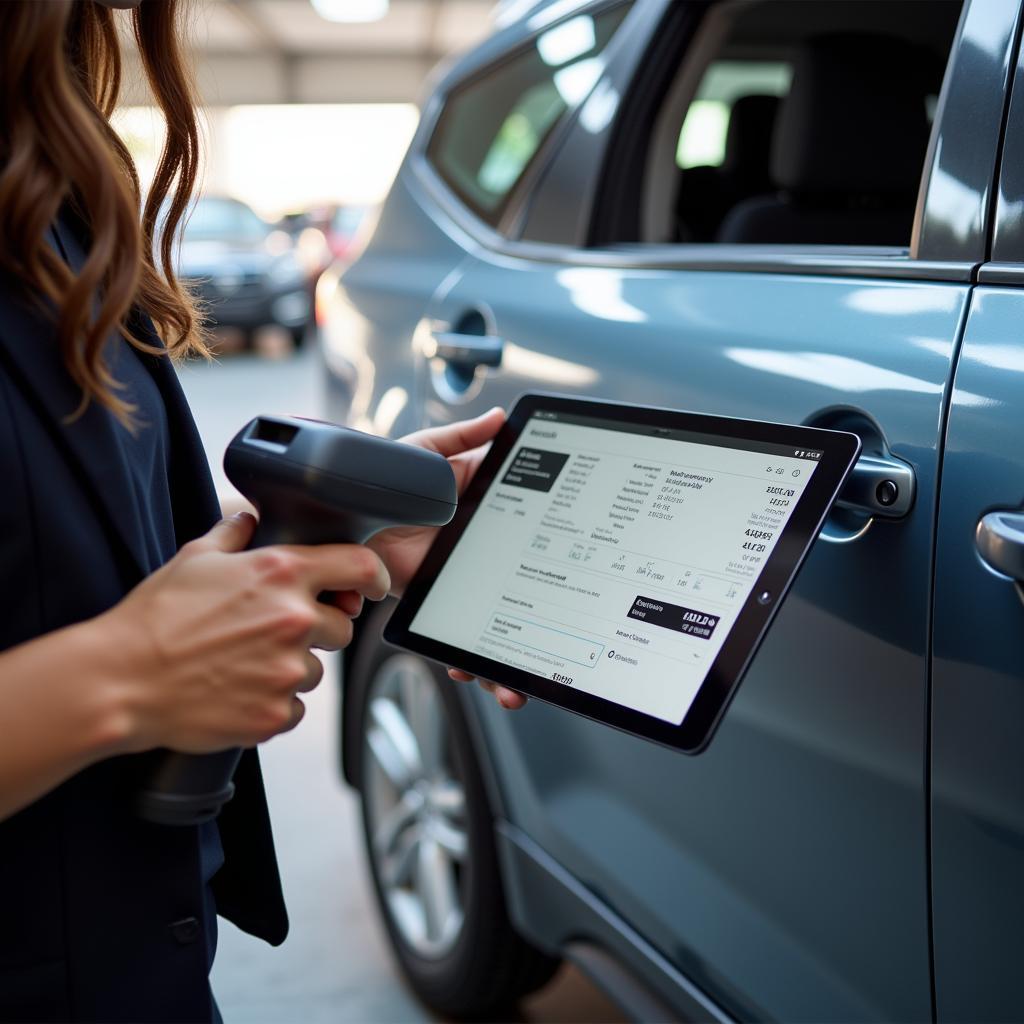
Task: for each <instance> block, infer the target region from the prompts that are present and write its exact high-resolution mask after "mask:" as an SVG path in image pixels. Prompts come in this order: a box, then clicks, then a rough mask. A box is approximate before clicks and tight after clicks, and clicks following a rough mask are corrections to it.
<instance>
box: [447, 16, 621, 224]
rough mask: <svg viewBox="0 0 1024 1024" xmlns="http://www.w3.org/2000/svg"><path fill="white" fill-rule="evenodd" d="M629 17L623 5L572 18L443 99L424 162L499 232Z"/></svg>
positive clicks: (560, 23)
mask: <svg viewBox="0 0 1024 1024" xmlns="http://www.w3.org/2000/svg"><path fill="white" fill-rule="evenodd" d="M628 10H629V4H627V3H623V4H619V5H617V6H615V7H612V8H609V9H606V10H604V11H603V12H600V13H594V14H590V13H581V14H576V15H573V16H572V17H570V18H568V19H566V20H564V21H561V22H559V23H558V24H556V25H554V26H552V27H551V28H548V29H546V30H545V31H543V32H542V33H541V34H540V35H539V36H537V37H536V38H535V39H534V40H532V41H531V43H530V45H529V46H528V47H525V48H524V49H522V50H520V51H519V52H518V53H516V54H514V55H513V56H511V57H510V58H508V59H506V60H504V61H503V62H502V63H500V64H498V65H495V66H493V67H491V68H489V69H487V70H486V71H484V72H483V73H482V74H479V75H477V76H475V77H474V78H473V79H471V80H470V81H468V82H466V83H464V84H463V85H460V86H458V87H457V88H456V89H454V90H453V92H452V93H451V95H450V96H449V98H448V100H447V102H446V104H445V107H444V110H443V112H442V114H441V117H440V119H439V120H438V124H437V128H436V129H435V131H434V134H433V136H432V138H431V140H430V143H429V145H428V147H427V157H428V159H429V160H430V162H431V163H432V164H433V166H434V167H435V169H436V170H437V171H438V173H439V174H440V175H441V177H442V178H443V179H444V181H445V182H446V183H447V184H448V185H449V187H450V188H451V189H452V190H453V191H454V192H455V193H456V195H458V196H459V198H460V199H461V200H462V201H463V202H464V203H465V204H466V205H467V206H469V207H470V209H472V210H473V212H474V213H476V214H477V216H479V217H481V218H482V219H483V220H485V221H486V222H487V223H489V224H491V225H497V223H498V222H499V220H500V219H501V216H502V214H503V212H504V210H505V206H506V204H507V201H508V199H509V197H510V196H511V194H512V191H513V189H514V188H515V186H516V184H517V183H518V182H519V180H520V179H521V178H522V176H523V174H524V173H525V171H526V169H527V167H528V166H529V164H530V162H531V161H532V160H533V158H534V157H535V156H536V154H537V153H538V152H539V150H540V148H541V147H542V146H543V144H544V140H545V139H546V138H547V137H548V135H549V133H550V132H551V130H552V128H553V127H554V126H555V124H557V123H558V121H559V120H560V119H561V117H562V116H563V115H564V114H565V113H566V112H567V111H568V110H569V109H570V108H572V107H575V106H576V105H577V104H578V103H580V101H582V100H583V99H584V98H585V97H586V96H587V94H588V93H589V92H590V90H591V89H592V88H593V86H594V85H595V84H596V82H597V80H598V78H599V77H600V75H601V72H602V70H603V61H602V58H601V54H602V52H603V51H604V49H605V47H606V46H607V45H608V43H609V41H610V40H611V38H612V36H613V35H614V33H615V30H616V29H617V28H618V27H619V25H620V24H621V23H622V20H623V18H624V17H625V15H626V13H627V11H628Z"/></svg>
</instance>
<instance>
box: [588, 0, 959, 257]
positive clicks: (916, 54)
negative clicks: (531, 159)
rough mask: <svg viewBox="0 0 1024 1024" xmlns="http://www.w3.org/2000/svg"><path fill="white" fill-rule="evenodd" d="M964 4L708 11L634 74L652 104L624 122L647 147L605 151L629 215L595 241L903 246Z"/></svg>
mask: <svg viewBox="0 0 1024 1024" xmlns="http://www.w3.org/2000/svg"><path fill="white" fill-rule="evenodd" d="M961 6H962V4H961V2H960V0H887V2H886V3H869V2H862V0H830V2H829V3H808V2H805V0H754V2H748V3H729V2H725V3H721V4H717V5H714V6H712V7H711V8H710V9H709V11H708V13H707V14H706V15H705V18H704V21H703V23H702V24H701V26H700V27H699V28H698V29H697V31H696V34H693V33H691V34H689V35H688V36H687V37H686V38H680V44H679V45H680V50H679V51H677V53H676V56H675V59H674V60H673V61H671V62H667V61H666V62H665V63H663V64H662V65H661V66H660V68H659V67H658V66H655V65H656V62H654V61H648V62H647V65H646V66H644V65H642V66H641V68H640V72H639V74H638V76H637V82H636V84H635V85H634V95H635V96H637V97H643V102H644V103H646V104H648V106H647V107H646V109H640V108H638V106H637V105H635V104H633V105H630V104H629V103H627V104H626V110H625V112H624V113H623V114H622V115H621V116H622V117H627V116H628V117H630V118H632V119H633V121H634V123H639V124H649V125H650V129H649V131H650V135H649V138H648V139H647V140H646V141H647V144H646V145H643V144H641V145H635V144H633V145H631V146H629V147H622V146H620V147H614V146H613V147H612V148H611V157H610V161H609V165H608V167H609V169H610V176H609V178H608V183H607V185H606V187H604V188H603V190H602V195H603V197H605V202H606V203H607V202H610V201H611V200H612V198H613V197H622V196H636V197H637V202H638V208H636V209H635V210H633V211H632V212H631V211H630V210H625V211H623V210H621V209H620V210H618V211H613V214H608V213H606V212H603V211H602V209H601V208H600V207H599V208H598V210H597V211H596V212H597V216H598V219H599V220H598V224H599V226H598V229H597V230H595V231H594V237H595V239H597V240H599V242H602V243H603V242H609V241H610V242H636V241H644V242H652V243H659V244H660V243H665V242H697V243H702V244H703V243H708V242H722V243H731V244H760V245H764V244H791V245H851V246H895V247H905V246H908V245H909V244H910V236H911V230H912V226H913V220H914V210H915V205H916V199H917V192H918V189H919V186H920V181H921V174H922V170H923V165H924V159H925V154H926V151H927V143H928V136H929V131H930V125H931V118H932V116H933V114H934V109H935V97H936V95H937V94H938V91H939V88H940V87H941V83H942V78H943V74H944V71H945V66H946V63H947V60H948V57H949V53H950V49H951V47H952V44H953V39H954V37H955V34H956V27H957V23H958V20H959V15H960V8H961ZM656 75H661V76H664V77H663V79H662V81H664V83H665V84H664V85H650V84H647V85H645V79H651V78H654V76H656ZM638 102H640V101H639V100H638ZM629 161H631V162H632V163H631V166H630V165H628V164H627V162H629ZM616 175H617V177H616ZM616 202H617V203H618V204H619V205H620V206H623V205H625V204H622V203H621V198H620V199H617V200H616Z"/></svg>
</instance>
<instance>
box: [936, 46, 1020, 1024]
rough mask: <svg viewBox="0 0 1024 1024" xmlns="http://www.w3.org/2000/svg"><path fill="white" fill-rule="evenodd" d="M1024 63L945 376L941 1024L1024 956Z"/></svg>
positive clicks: (998, 986) (980, 1008) (980, 1016)
mask: <svg viewBox="0 0 1024 1024" xmlns="http://www.w3.org/2000/svg"><path fill="white" fill-rule="evenodd" d="M1022 157H1024V68H1022V66H1021V64H1020V63H1018V65H1017V72H1016V81H1015V84H1014V90H1013V98H1012V104H1011V109H1010V115H1009V120H1008V123H1007V131H1006V144H1005V147H1004V151H1003V157H1002V176H1001V181H1000V189H999V199H998V208H997V218H996V231H995V238H994V241H993V249H992V262H991V263H989V264H986V265H985V266H983V267H982V268H981V271H980V274H979V278H980V281H981V282H982V284H981V285H980V286H979V287H978V288H977V289H975V292H974V294H973V296H972V301H971V311H970V316H969V319H968V321H967V329H966V332H965V336H964V341H963V347H962V348H961V351H960V358H959V362H958V365H957V369H956V380H955V387H954V390H953V397H952V407H951V409H950V414H949V422H948V426H947V430H946V445H945V456H944V459H943V467H942V488H941V495H940V506H939V519H938V537H937V557H936V576H935V642H934V669H933V696H932V767H933V783H932V838H933V891H934V903H935V906H934V920H935V995H936V1011H937V1015H938V1018H939V1020H944V1021H946V1020H948V1021H967V1020H1020V1019H1021V1018H1022V1017H1024V994H1022V991H1021V981H1020V965H1021V962H1022V960H1024V932H1022V929H1021V920H1022V919H1024V743H1022V742H1021V736H1020V727H1021V723H1022V722H1024V589H1022V586H1024V510H1022V507H1024V446H1022V444H1021V410H1022V409H1024V336H1022V328H1021V325H1022V324H1024V219H1022V217H1021V212H1022V209H1024V206H1022V202H1024V161H1022Z"/></svg>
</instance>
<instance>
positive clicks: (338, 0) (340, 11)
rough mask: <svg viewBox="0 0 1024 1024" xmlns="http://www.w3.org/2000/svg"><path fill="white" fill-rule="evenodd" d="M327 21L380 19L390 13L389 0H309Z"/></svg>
mask: <svg viewBox="0 0 1024 1024" xmlns="http://www.w3.org/2000/svg"><path fill="white" fill-rule="evenodd" d="M309 2H310V3H311V4H312V5H313V10H314V11H316V13H317V14H319V15H320V17H321V18H324V19H325V20H326V21H340V22H368V21H380V20H381V18H383V17H384V16H385V15H386V14H387V13H388V5H389V0H309Z"/></svg>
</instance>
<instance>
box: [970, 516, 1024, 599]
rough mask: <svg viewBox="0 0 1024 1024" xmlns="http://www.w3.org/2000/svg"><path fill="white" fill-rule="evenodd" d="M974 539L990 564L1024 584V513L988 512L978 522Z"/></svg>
mask: <svg viewBox="0 0 1024 1024" xmlns="http://www.w3.org/2000/svg"><path fill="white" fill-rule="evenodd" d="M974 540H975V543H976V544H977V545H978V554H979V555H981V557H982V558H983V559H984V560H985V562H986V563H987V564H988V565H989V566H991V567H992V568H993V569H995V571H996V572H1001V573H1002V574H1003V575H1004V576H1009V577H1010V579H1013V580H1016V581H1017V582H1018V583H1024V512H1020V511H1004V512H989V513H988V514H987V515H984V516H982V517H981V520H980V521H979V522H978V528H977V530H975V532H974Z"/></svg>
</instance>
